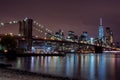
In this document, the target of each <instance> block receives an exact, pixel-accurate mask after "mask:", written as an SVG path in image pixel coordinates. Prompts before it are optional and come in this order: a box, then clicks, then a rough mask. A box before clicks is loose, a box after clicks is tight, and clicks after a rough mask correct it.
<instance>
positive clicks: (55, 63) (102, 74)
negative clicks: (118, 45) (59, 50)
mask: <svg viewBox="0 0 120 80" xmlns="http://www.w3.org/2000/svg"><path fill="white" fill-rule="evenodd" d="M0 63H10V64H12V65H13V67H12V68H15V69H20V70H26V71H31V72H36V73H43V74H51V75H56V76H65V77H69V78H77V79H80V80H84V79H85V80H120V53H117V54H114V53H103V54H93V53H91V54H67V55H66V56H65V57H60V56H46V57H43V56H38V57H17V58H16V59H13V60H9V59H7V58H0Z"/></svg>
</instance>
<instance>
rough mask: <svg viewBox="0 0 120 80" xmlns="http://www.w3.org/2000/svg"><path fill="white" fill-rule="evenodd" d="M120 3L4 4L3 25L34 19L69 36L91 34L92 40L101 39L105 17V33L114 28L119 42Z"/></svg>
mask: <svg viewBox="0 0 120 80" xmlns="http://www.w3.org/2000/svg"><path fill="white" fill-rule="evenodd" d="M119 3H120V1H119V0H110V1H108V0H98V1H96V0H92V1H89V0H66V1H64V0H50V1H48V0H19V1H16V0H11V1H8V0H1V1H0V9H1V13H0V22H9V21H11V20H12V21H13V20H20V19H24V18H25V17H30V18H33V19H34V20H36V21H37V22H39V23H41V24H42V25H44V26H46V27H47V28H49V29H50V30H52V31H53V32H56V31H58V30H59V29H62V30H63V31H64V32H65V34H67V32H68V31H69V30H73V31H74V32H75V33H76V34H77V35H80V34H82V32H83V31H87V32H88V34H89V36H90V37H98V28H99V18H100V17H102V18H103V26H104V29H105V28H106V27H110V28H111V29H112V31H113V36H114V39H115V41H120V38H119V26H120V23H119V21H120V15H119V14H120V11H119V7H120V5H119ZM7 29H8V30H10V27H8V28H7ZM7 29H6V32H7ZM12 30H13V31H16V28H12ZM0 31H1V30H0Z"/></svg>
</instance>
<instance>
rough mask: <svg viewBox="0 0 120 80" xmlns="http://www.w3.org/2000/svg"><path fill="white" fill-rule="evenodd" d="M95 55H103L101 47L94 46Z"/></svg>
mask: <svg viewBox="0 0 120 80" xmlns="http://www.w3.org/2000/svg"><path fill="white" fill-rule="evenodd" d="M95 53H103V47H101V46H95Z"/></svg>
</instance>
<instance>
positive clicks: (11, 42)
mask: <svg viewBox="0 0 120 80" xmlns="http://www.w3.org/2000/svg"><path fill="white" fill-rule="evenodd" d="M0 43H1V45H2V46H3V47H4V50H5V49H6V50H8V51H11V50H15V49H16V46H17V42H16V40H15V38H14V37H13V36H10V35H5V36H3V37H2V38H1V42H0Z"/></svg>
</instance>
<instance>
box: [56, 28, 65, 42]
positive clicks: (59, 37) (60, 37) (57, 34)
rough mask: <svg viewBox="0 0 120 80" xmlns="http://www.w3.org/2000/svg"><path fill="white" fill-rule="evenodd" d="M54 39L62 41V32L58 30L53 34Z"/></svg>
mask: <svg viewBox="0 0 120 80" xmlns="http://www.w3.org/2000/svg"><path fill="white" fill-rule="evenodd" d="M55 39H56V40H63V39H64V33H63V31H62V30H59V31H58V32H56V33H55Z"/></svg>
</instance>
